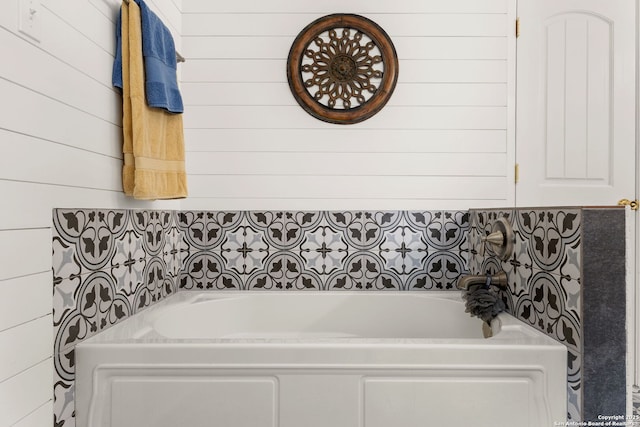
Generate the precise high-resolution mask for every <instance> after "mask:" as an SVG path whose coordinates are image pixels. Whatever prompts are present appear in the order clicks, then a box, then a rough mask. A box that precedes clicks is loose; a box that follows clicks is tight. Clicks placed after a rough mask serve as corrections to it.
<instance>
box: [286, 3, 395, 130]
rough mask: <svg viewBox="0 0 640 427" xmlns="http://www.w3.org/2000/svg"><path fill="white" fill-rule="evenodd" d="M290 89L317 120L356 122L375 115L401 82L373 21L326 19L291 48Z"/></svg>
mask: <svg viewBox="0 0 640 427" xmlns="http://www.w3.org/2000/svg"><path fill="white" fill-rule="evenodd" d="M287 79H288V81H289V87H290V88H291V92H292V93H293V96H294V97H295V99H296V101H297V102H298V104H300V106H301V107H302V108H303V109H304V110H305V111H306V112H308V113H309V114H311V115H312V116H314V117H315V118H317V119H320V120H323V121H326V122H329V123H338V124H353V123H358V122H361V121H363V120H366V119H368V118H370V117H371V116H373V115H374V114H376V113H377V112H378V111H380V110H381V109H382V107H384V105H385V104H386V103H387V101H388V100H389V98H390V97H391V94H392V93H393V90H394V88H395V86H396V82H397V81H398V56H397V54H396V49H395V47H394V46H393V43H392V42H391V39H390V38H389V36H388V35H387V33H385V31H384V30H383V29H382V28H380V26H378V24H376V23H375V22H373V21H371V20H370V19H367V18H365V17H363V16H359V15H353V14H334V15H328V16H324V17H322V18H319V19H317V20H315V21H313V22H312V23H311V24H309V25H307V26H306V27H305V28H304V29H303V30H302V31H301V32H300V34H298V36H297V37H296V39H295V40H294V42H293V45H291V50H290V51H289V58H288V60H287Z"/></svg>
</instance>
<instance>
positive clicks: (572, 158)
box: [516, 0, 640, 384]
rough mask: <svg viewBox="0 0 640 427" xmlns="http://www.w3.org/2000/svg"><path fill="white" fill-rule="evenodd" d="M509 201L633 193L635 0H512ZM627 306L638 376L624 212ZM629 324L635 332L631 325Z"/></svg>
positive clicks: (636, 266) (632, 234)
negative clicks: (513, 169) (515, 174)
mask: <svg viewBox="0 0 640 427" xmlns="http://www.w3.org/2000/svg"><path fill="white" fill-rule="evenodd" d="M517 1H518V16H519V18H520V36H519V38H518V39H517V102H516V110H517V112H516V115H517V119H516V122H517V128H516V162H517V163H518V165H519V182H518V184H517V185H516V205H517V206H550V205H556V206H557V205H564V206H567V205H615V204H616V203H617V202H618V200H620V199H623V198H626V199H630V200H634V199H635V200H637V199H638V187H640V176H639V175H638V173H637V171H638V167H639V165H640V155H639V154H638V153H637V152H636V135H635V132H636V120H638V118H639V117H640V115H639V114H638V112H637V111H636V94H637V92H638V91H637V87H636V84H637V76H636V52H637V51H636V49H637V46H638V45H640V41H639V40H638V39H637V37H638V36H637V34H636V29H635V27H636V20H637V10H636V0H606V1H605V0H517ZM627 218H628V231H629V234H628V239H629V241H628V242H627V249H628V251H629V252H630V256H629V257H628V258H627V261H628V269H629V270H628V273H629V274H628V282H629V283H628V287H627V289H628V291H629V299H628V301H629V302H630V301H633V300H634V299H635V304H629V305H632V306H634V307H633V308H631V307H630V309H629V311H628V312H627V313H628V315H629V316H630V317H631V318H633V317H634V315H635V322H632V323H631V324H632V325H634V326H632V327H631V328H630V329H631V330H630V336H629V338H630V341H631V342H630V345H631V348H634V349H635V351H633V350H632V352H633V353H634V356H635V363H634V366H635V375H634V380H635V383H636V384H640V357H639V356H640V292H637V290H636V286H635V283H640V262H638V260H637V257H638V255H639V254H640V239H639V237H638V230H640V224H639V223H640V219H639V214H638V211H635V212H632V211H628V216H627ZM634 329H635V330H634Z"/></svg>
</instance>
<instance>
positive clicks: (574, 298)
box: [469, 208, 626, 422]
mask: <svg viewBox="0 0 640 427" xmlns="http://www.w3.org/2000/svg"><path fill="white" fill-rule="evenodd" d="M500 217H505V218H506V219H507V220H508V222H509V223H510V224H511V225H512V227H513V231H514V235H515V245H514V253H513V255H512V256H511V257H510V258H509V259H508V260H506V261H501V260H499V259H498V258H497V257H496V256H495V255H494V254H493V253H492V252H491V248H490V246H487V247H486V248H485V249H486V251H485V253H484V256H481V255H480V253H481V251H480V247H481V246H482V244H483V243H482V241H481V237H483V236H486V235H488V234H489V233H490V232H491V231H492V226H493V223H494V222H495V221H496V220H497V219H498V218H500ZM624 238H625V237H624V210H620V209H588V208H539V209H523V208H518V209H491V210H471V211H470V230H469V270H470V272H471V273H472V274H485V273H491V274H494V273H495V272H497V271H498V270H504V271H505V272H506V273H507V277H508V279H509V286H508V289H507V290H506V291H504V292H502V294H501V296H502V299H503V301H504V302H505V305H506V306H507V311H508V312H509V313H511V314H512V315H514V316H515V317H517V318H518V319H520V320H522V321H523V322H525V323H527V324H529V325H531V326H532V327H534V328H536V329H539V330H540V331H542V332H544V333H546V334H547V335H549V336H551V337H552V338H554V339H556V340H558V341H559V342H561V343H563V344H564V345H565V346H566V347H567V392H568V402H567V403H568V415H567V417H568V420H569V421H576V422H579V421H587V422H588V421H597V415H598V414H605V413H607V414H615V415H620V414H624V405H623V404H621V403H620V400H619V398H620V396H622V398H624V385H625V376H624V363H625V352H626V346H625V345H624V343H622V345H620V338H619V335H620V334H621V335H622V341H624V328H625V323H624V312H625V309H624V304H625V297H624V287H625V282H624V274H625V273H624ZM585 242H587V243H585ZM592 259H598V260H599V262H597V263H594V262H592V261H590V260H592ZM587 260H589V261H587ZM614 261H615V262H614ZM620 264H621V265H620ZM612 296H614V297H612ZM587 297H588V299H587V301H586V302H587V303H588V305H589V307H588V309H587V310H585V298H587ZM612 300H613V301H612ZM607 301H610V302H613V304H609V303H607ZM602 312H606V313H608V314H607V315H606V316H603V315H602ZM612 313H613V314H612ZM605 317H608V318H605ZM605 323H606V325H605ZM587 325H588V327H587ZM602 328H608V332H607V333H606V334H599V335H598V333H597V332H598V329H602ZM603 335H606V337H604V338H603ZM612 336H616V337H617V338H616V340H617V341H613V340H610V337H612ZM587 338H589V339H590V340H589V342H588V345H585V340H586V339H587ZM605 340H609V341H611V342H605ZM602 348H606V349H607V350H606V351H604V353H605V354H604V355H602V356H600V359H604V358H607V359H612V360H613V361H610V362H608V363H609V367H608V368H607V369H602V368H601V367H600V366H598V362H597V361H595V362H594V359H595V358H594V357H593V356H592V354H593V353H594V351H595V352H597V351H598V350H597V349H602ZM587 349H588V350H589V354H587V353H585V352H586V351H587ZM585 355H586V356H587V357H585ZM614 366H615V368H616V369H617V372H616V374H615V375H613V374H612V372H614V371H615V369H614ZM585 372H588V373H589V376H588V378H587V376H586V375H585ZM614 376H615V378H614ZM587 380H588V381H587ZM587 389H588V390H590V391H591V393H589V396H585V390H587ZM612 395H613V396H615V399H614V398H613V397H609V396H612ZM598 396H607V397H604V398H603V397H599V398H597V397H598ZM596 407H597V408H596Z"/></svg>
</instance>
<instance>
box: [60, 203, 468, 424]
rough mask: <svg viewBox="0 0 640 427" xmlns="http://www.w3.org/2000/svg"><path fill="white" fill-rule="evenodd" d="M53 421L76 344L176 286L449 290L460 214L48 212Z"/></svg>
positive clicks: (70, 393) (69, 392)
mask: <svg viewBox="0 0 640 427" xmlns="http://www.w3.org/2000/svg"><path fill="white" fill-rule="evenodd" d="M53 225H54V226H53V242H52V244H53V268H52V270H53V285H54V289H53V315H54V336H55V344H54V346H55V348H54V360H55V370H56V372H55V379H54V424H55V425H56V426H65V427H73V426H74V424H75V420H74V375H75V374H74V372H75V359H74V348H75V344H76V343H78V342H79V341H82V340H83V339H86V338H88V337H90V336H92V335H94V334H96V333H98V332H100V331H102V330H104V329H106V328H108V327H110V326H112V325H114V324H115V323H117V322H119V321H121V320H123V319H125V318H126V317H128V316H130V315H132V314H135V313H137V312H139V311H140V310H143V309H144V308H146V307H148V306H150V305H151V304H153V303H155V302H158V301H160V300H162V299H163V298H165V297H166V296H168V295H171V294H173V293H174V292H176V291H177V290H225V289H230V290H244V289H246V290H252V289H256V290H273V291H280V290H282V291H286V290H305V289H311V290H369V289H370V290H390V291H400V290H421V289H432V290H453V289H455V283H456V281H457V279H458V277H459V276H460V275H461V274H465V273H467V269H466V265H467V258H468V249H467V236H468V231H469V213H468V212H466V211H464V212H462V211H415V212H409V211H380V212H377V211H370V212H369V211H367V212H363V211H357V212H356V211H344V212H337V211H336V212H329V211H309V212H288V211H237V212H219V211H138V210H100V209H55V210H54V211H53Z"/></svg>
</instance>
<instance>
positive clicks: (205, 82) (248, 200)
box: [182, 0, 515, 209]
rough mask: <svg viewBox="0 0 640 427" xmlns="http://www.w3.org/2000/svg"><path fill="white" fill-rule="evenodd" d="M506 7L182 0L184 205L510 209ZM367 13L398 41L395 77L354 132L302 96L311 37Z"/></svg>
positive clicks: (481, 2) (412, 1) (463, 2)
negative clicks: (321, 21) (295, 80)
mask: <svg viewBox="0 0 640 427" xmlns="http://www.w3.org/2000/svg"><path fill="white" fill-rule="evenodd" d="M512 3H515V2H512V1H510V0H453V1H439V0H406V1H401V2H390V1H388V0H352V1H349V2H345V1H343V0H328V1H322V2H292V1H288V0H268V1H260V0H237V1H233V2H211V1H208V0H184V2H183V12H184V13H183V23H182V34H183V39H182V43H183V49H184V52H183V53H184V54H185V56H186V57H187V58H188V61H187V63H185V64H184V65H183V67H182V91H183V95H184V99H185V104H186V114H185V136H186V143H187V151H188V152H187V170H188V172H189V182H190V186H191V197H190V198H189V199H188V200H186V201H184V202H183V204H182V207H183V208H187V209H467V208H470V207H479V206H503V205H510V204H512V203H513V191H514V190H513V184H512V182H513V181H512V178H513V175H512V172H511V171H512V169H513V158H514V148H513V145H514V143H513V137H512V133H511V131H512V130H511V129H510V128H511V127H512V124H511V118H510V117H511V115H512V110H513V107H512V99H513V94H511V93H510V92H512V88H513V82H512V80H513V73H512V71H511V70H510V68H511V67H512V64H513V59H514V58H513V51H514V49H513V43H514V42H513V39H514V37H513V35H512V34H511V33H512V31H511V30H512V25H513V22H511V21H512V19H513V16H512V15H513V12H512V10H513V5H512ZM339 12H344V13H357V14H361V15H364V16H367V17H368V18H370V19H372V20H374V21H375V22H377V23H378V24H379V25H380V26H381V27H382V28H384V29H385V31H386V32H387V33H388V34H389V35H390V36H391V38H392V40H393V42H394V45H395V47H396V50H397V52H398V57H399V69H400V71H399V79H398V84H397V87H396V89H395V92H394V94H393V96H392V97H391V99H390V101H389V103H388V104H387V105H386V106H385V108H384V109H383V110H382V111H380V112H379V113H378V114H377V115H376V116H374V117H373V118H371V119H369V120H367V121H365V122H362V123H359V124H356V125H348V126H340V125H332V124H327V123H324V122H321V121H319V120H316V119H314V118H312V117H311V116H310V115H308V114H307V113H306V112H304V111H303V110H302V109H301V107H299V106H298V104H297V103H296V101H295V100H294V98H293V96H292V95H291V92H290V90H289V86H288V84H287V79H286V57H287V55H288V53H289V48H290V47H291V44H292V42H293V40H294V38H295V36H296V35H297V34H298V33H299V31H300V30H302V28H304V27H305V26H306V25H307V24H309V23H310V22H312V21H313V20H314V19H316V18H319V17H321V16H324V15H326V14H330V13H339Z"/></svg>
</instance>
